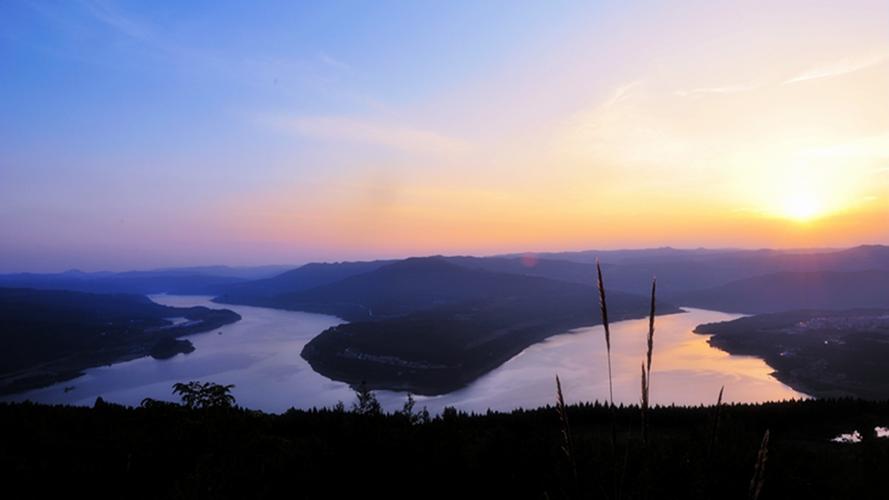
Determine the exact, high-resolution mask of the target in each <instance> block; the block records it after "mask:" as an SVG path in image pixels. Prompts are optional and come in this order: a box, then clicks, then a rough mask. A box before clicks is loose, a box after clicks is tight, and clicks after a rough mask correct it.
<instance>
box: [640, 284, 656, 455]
mask: <svg viewBox="0 0 889 500" xmlns="http://www.w3.org/2000/svg"><path fill="white" fill-rule="evenodd" d="M656 291H657V279H654V280H652V281H651V307H650V309H649V315H648V339H647V340H648V350H647V352H646V355H645V363H643V364H642V444H643V445H644V444H645V443H647V442H648V419H647V413H648V404H649V399H650V397H651V359H652V357H653V356H654V315H655V311H656V307H655V295H656Z"/></svg>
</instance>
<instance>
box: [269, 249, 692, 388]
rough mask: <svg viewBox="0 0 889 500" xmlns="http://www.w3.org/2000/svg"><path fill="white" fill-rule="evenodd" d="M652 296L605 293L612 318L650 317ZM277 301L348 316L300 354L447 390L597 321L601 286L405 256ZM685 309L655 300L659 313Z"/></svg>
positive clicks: (374, 382) (337, 373) (340, 372)
mask: <svg viewBox="0 0 889 500" xmlns="http://www.w3.org/2000/svg"><path fill="white" fill-rule="evenodd" d="M649 301H650V299H649V298H648V297H643V296H641V295H633V294H629V293H623V292H619V291H609V292H608V308H609V316H610V319H611V320H612V321H619V320H624V319H634V318H642V317H645V316H646V315H647V314H648V313H649V307H650V302H649ZM277 304H278V306H279V307H280V306H282V305H284V306H289V307H293V308H297V309H304V310H313V311H317V312H326V313H336V314H338V315H343V316H346V317H348V318H349V319H352V320H353V321H352V322H351V323H345V324H341V325H337V326H334V327H332V328H329V329H327V330H325V331H324V332H322V333H321V334H320V335H318V336H317V337H315V338H314V339H312V340H311V341H310V342H309V343H308V344H306V346H305V347H304V348H303V350H302V357H303V358H305V359H306V361H308V362H309V364H310V365H311V366H312V368H313V369H314V370H315V371H317V372H318V373H321V374H322V375H324V376H326V377H328V378H332V379H334V380H339V381H343V382H347V383H349V384H351V385H353V386H357V385H361V384H366V385H367V386H368V387H369V388H371V389H388V390H396V391H409V392H413V393H416V394H422V395H438V394H445V393H448V392H451V391H454V390H457V389H459V388H461V387H464V386H466V385H467V384H469V383H470V382H472V381H473V380H475V379H477V378H478V377H480V376H481V375H483V374H485V373H487V372H489V371H491V370H493V369H494V368H496V367H498V366H500V365H501V364H503V363H504V362H506V361H507V360H509V359H510V358H512V357H513V356H515V355H517V354H519V353H520V352H521V351H522V350H524V349H525V348H527V347H529V346H531V345H533V344H535V343H537V342H540V341H542V340H544V339H545V338H547V337H550V336H552V335H555V334H558V333H562V332H564V331H566V330H570V329H573V328H578V327H581V326H590V325H595V324H599V323H601V318H600V314H599V306H598V297H597V291H596V288H595V287H593V286H591V285H584V284H580V283H570V282H566V281H559V280H550V279H546V278H541V277H535V276H524V275H517V274H508V273H498V272H491V271H486V270H482V269H471V268H466V267H463V266H458V265H455V264H452V263H450V262H447V261H445V260H444V259H440V258H426V259H408V260H407V261H403V262H399V263H396V264H390V265H388V266H384V267H381V268H379V269H377V270H375V271H372V272H369V273H365V274H362V275H358V276H353V277H351V278H347V279H345V280H342V281H340V282H338V283H334V284H331V285H326V286H324V287H318V288H316V289H314V290H310V291H305V292H301V293H299V294H293V295H290V296H283V297H280V298H279V299H278V302H277ZM677 312H680V309H678V308H677V307H675V306H673V305H670V304H659V305H658V313H659V314H671V313H677Z"/></svg>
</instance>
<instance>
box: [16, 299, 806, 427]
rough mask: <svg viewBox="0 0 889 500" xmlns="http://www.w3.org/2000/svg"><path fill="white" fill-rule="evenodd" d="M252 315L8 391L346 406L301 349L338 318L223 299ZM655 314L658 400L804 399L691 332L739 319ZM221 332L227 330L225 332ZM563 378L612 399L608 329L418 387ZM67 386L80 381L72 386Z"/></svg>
mask: <svg viewBox="0 0 889 500" xmlns="http://www.w3.org/2000/svg"><path fill="white" fill-rule="evenodd" d="M152 299H153V300H154V301H156V302H158V303H161V304H166V305H171V306H182V307H184V306H193V305H206V306H209V307H222V306H220V305H218V304H213V303H211V302H210V301H209V300H210V297H199V296H174V295H156V296H152ZM224 307H227V308H229V309H232V310H234V311H236V312H237V313H238V314H240V315H241V316H242V317H243V319H242V320H241V321H239V322H237V323H234V324H231V325H227V326H224V327H222V328H220V329H218V330H214V331H212V332H207V333H202V334H197V335H192V336H189V337H188V339H189V340H190V341H191V342H192V343H193V344H194V346H195V348H196V350H195V351H194V352H192V353H191V354H187V355H181V354H180V355H177V356H175V357H173V358H171V359H167V360H156V359H153V358H150V357H145V358H140V359H136V360H132V361H127V362H123V363H118V364H114V365H112V366H103V367H99V368H92V369H89V370H87V371H86V373H85V374H84V375H83V376H81V377H79V378H77V379H74V380H69V381H66V382H62V383H59V384H55V385H53V386H50V387H46V388H43V389H37V390H33V391H29V392H26V393H22V394H18V395H14V396H10V397H7V398H5V399H6V400H15V401H21V400H25V399H30V400H32V401H39V402H44V403H67V404H85V405H91V404H92V403H93V402H94V401H95V399H96V397H98V396H101V397H102V398H104V399H106V400H109V401H114V402H118V403H123V404H128V405H138V404H139V403H140V401H141V400H142V399H143V398H146V397H151V398H155V399H164V400H170V401H174V400H176V397H175V396H174V395H173V394H172V392H171V386H172V385H173V384H174V383H175V382H184V381H189V380H202V381H213V382H217V383H221V384H235V388H234V390H233V394H234V396H235V398H236V399H237V402H238V404H239V405H242V406H245V407H249V408H255V409H260V410H264V411H269V412H282V411H285V410H286V409H288V408H290V407H297V408H311V407H321V406H333V405H335V404H336V403H337V402H338V401H343V402H344V403H345V404H346V405H349V404H351V402H352V401H353V400H354V393H353V392H352V390H351V389H350V388H349V387H348V386H347V385H346V384H344V383H341V382H336V381H333V380H330V379H327V378H325V377H323V376H321V375H319V374H317V373H315V372H314V371H313V370H312V368H311V367H310V366H309V365H308V363H306V362H305V361H304V360H303V359H302V358H301V357H300V356H299V353H300V351H301V350H302V348H303V346H304V345H305V344H306V343H307V342H308V341H309V340H311V339H312V338H313V337H314V336H316V335H317V334H319V333H320V332H322V331H323V330H324V329H326V328H329V327H331V326H334V325H336V324H339V323H341V322H342V320H340V319H339V318H335V317H333V316H325V315H320V314H310V313H303V312H295V311H280V310H275V309H267V308H261V307H249V306H228V305H226V306H224ZM686 311H687V312H686V313H683V314H674V315H669V316H659V317H658V318H657V325H656V333H655V349H654V352H655V354H654V362H653V364H652V381H651V393H652V394H651V395H652V401H653V403H660V404H670V403H676V404H700V403H704V404H711V403H713V402H715V401H716V397H717V394H718V392H719V388H720V387H721V386H723V385H724V386H725V397H724V399H725V400H726V401H738V402H760V401H772V400H782V399H790V398H799V397H804V396H803V395H802V394H800V393H798V392H796V391H794V390H793V389H791V388H789V387H787V386H785V385H784V384H782V383H781V382H779V381H778V380H776V379H775V378H774V377H772V376H771V372H772V370H771V368H769V366H768V365H766V364H765V363H764V362H763V361H762V360H760V359H758V358H754V357H749V356H732V355H729V354H727V353H725V352H723V351H720V350H718V349H715V348H712V347H710V345H709V344H707V336H704V335H697V334H694V333H692V330H693V329H694V327H695V326H697V325H699V324H701V323H708V322H713V321H726V320H731V319H735V318H737V317H739V316H738V315H734V314H726V313H720V312H714V311H706V310H701V309H686ZM647 329H648V320H647V319H640V320H630V321H621V322H617V323H615V324H613V325H612V333H611V335H612V339H611V341H612V370H613V374H614V399H615V402H623V403H637V402H638V401H639V399H640V394H639V390H640V371H641V367H640V364H641V362H642V360H643V358H644V356H645V348H646V347H645V334H646V332H647ZM219 332H221V335H220V334H219ZM557 373H558V375H559V377H560V379H561V380H562V387H563V390H564V392H565V397H566V399H567V400H568V401H570V402H575V401H593V400H597V399H598V400H599V401H606V400H607V399H608V369H607V364H606V355H605V339H604V330H603V328H602V327H601V326H596V327H588V328H579V329H576V330H572V331H571V332H567V333H565V334H561V335H556V336H553V337H550V338H549V339H547V340H546V341H544V342H541V343H538V344H535V345H533V346H531V347H529V348H527V349H525V350H524V351H523V352H522V353H520V354H519V355H517V356H515V357H514V358H512V359H511V360H509V361H507V362H506V363H504V364H503V365H501V366H500V367H498V368H497V369H495V370H493V371H491V372H489V373H488V374H486V375H484V376H483V377H481V378H479V379H478V380H476V381H475V382H473V383H472V384H470V385H469V386H467V387H465V388H463V389H461V390H458V391H455V392H452V393H449V394H445V395H442V396H436V397H417V400H418V404H419V406H423V405H425V406H427V407H428V408H429V410H430V411H432V412H438V411H440V410H441V409H442V408H443V407H445V406H456V407H458V408H460V409H464V410H474V411H484V410H487V409H488V408H491V409H496V410H511V409H514V408H518V407H537V406H542V405H545V404H550V403H552V401H553V399H554V395H555V375H556V374H557ZM65 387H74V389H73V390H70V391H68V392H65V390H64V389H65ZM377 394H378V398H379V399H380V401H381V403H382V404H383V406H384V407H385V408H387V409H390V410H391V409H396V408H399V407H400V406H401V404H402V403H403V401H404V398H405V394H404V393H397V392H392V391H379V392H378V393H377Z"/></svg>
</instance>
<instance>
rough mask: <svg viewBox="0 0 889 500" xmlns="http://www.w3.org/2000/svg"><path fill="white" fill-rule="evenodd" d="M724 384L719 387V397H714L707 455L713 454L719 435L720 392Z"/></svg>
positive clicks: (723, 389) (723, 388)
mask: <svg viewBox="0 0 889 500" xmlns="http://www.w3.org/2000/svg"><path fill="white" fill-rule="evenodd" d="M723 391H725V386H722V387H720V388H719V397H718V398H716V413H715V414H714V415H713V427H712V429H711V431H710V445H709V446H708V447H707V457H712V456H713V450H714V449H716V441H717V440H718V436H719V417H720V413H721V411H722V393H723Z"/></svg>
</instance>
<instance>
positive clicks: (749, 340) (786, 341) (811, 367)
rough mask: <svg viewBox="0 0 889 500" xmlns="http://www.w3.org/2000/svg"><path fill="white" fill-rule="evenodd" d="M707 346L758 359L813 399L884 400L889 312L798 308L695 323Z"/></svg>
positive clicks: (888, 394) (888, 383)
mask: <svg viewBox="0 0 889 500" xmlns="http://www.w3.org/2000/svg"><path fill="white" fill-rule="evenodd" d="M695 332H696V333H705V334H711V335H712V337H710V340H709V343H710V344H711V345H712V346H714V347H718V348H720V349H722V350H724V351H726V352H729V353H731V354H746V355H753V356H758V357H760V358H762V359H764V360H765V361H766V363H768V364H769V365H770V366H771V367H772V368H774V369H775V373H774V375H775V377H777V378H778V379H779V380H781V381H782V382H784V383H785V384H787V385H789V386H791V387H793V388H794V389H796V390H798V391H801V392H804V393H806V394H811V395H813V396H817V397H842V396H854V397H860V398H865V399H887V398H889V364H887V363H886V360H887V359H889V310H887V309H852V310H800V311H790V312H782V313H771V314H760V315H756V316H748V317H744V318H739V319H736V320H733V321H726V322H721V323H710V324H704V325H700V326H698V327H697V328H696V329H695Z"/></svg>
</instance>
